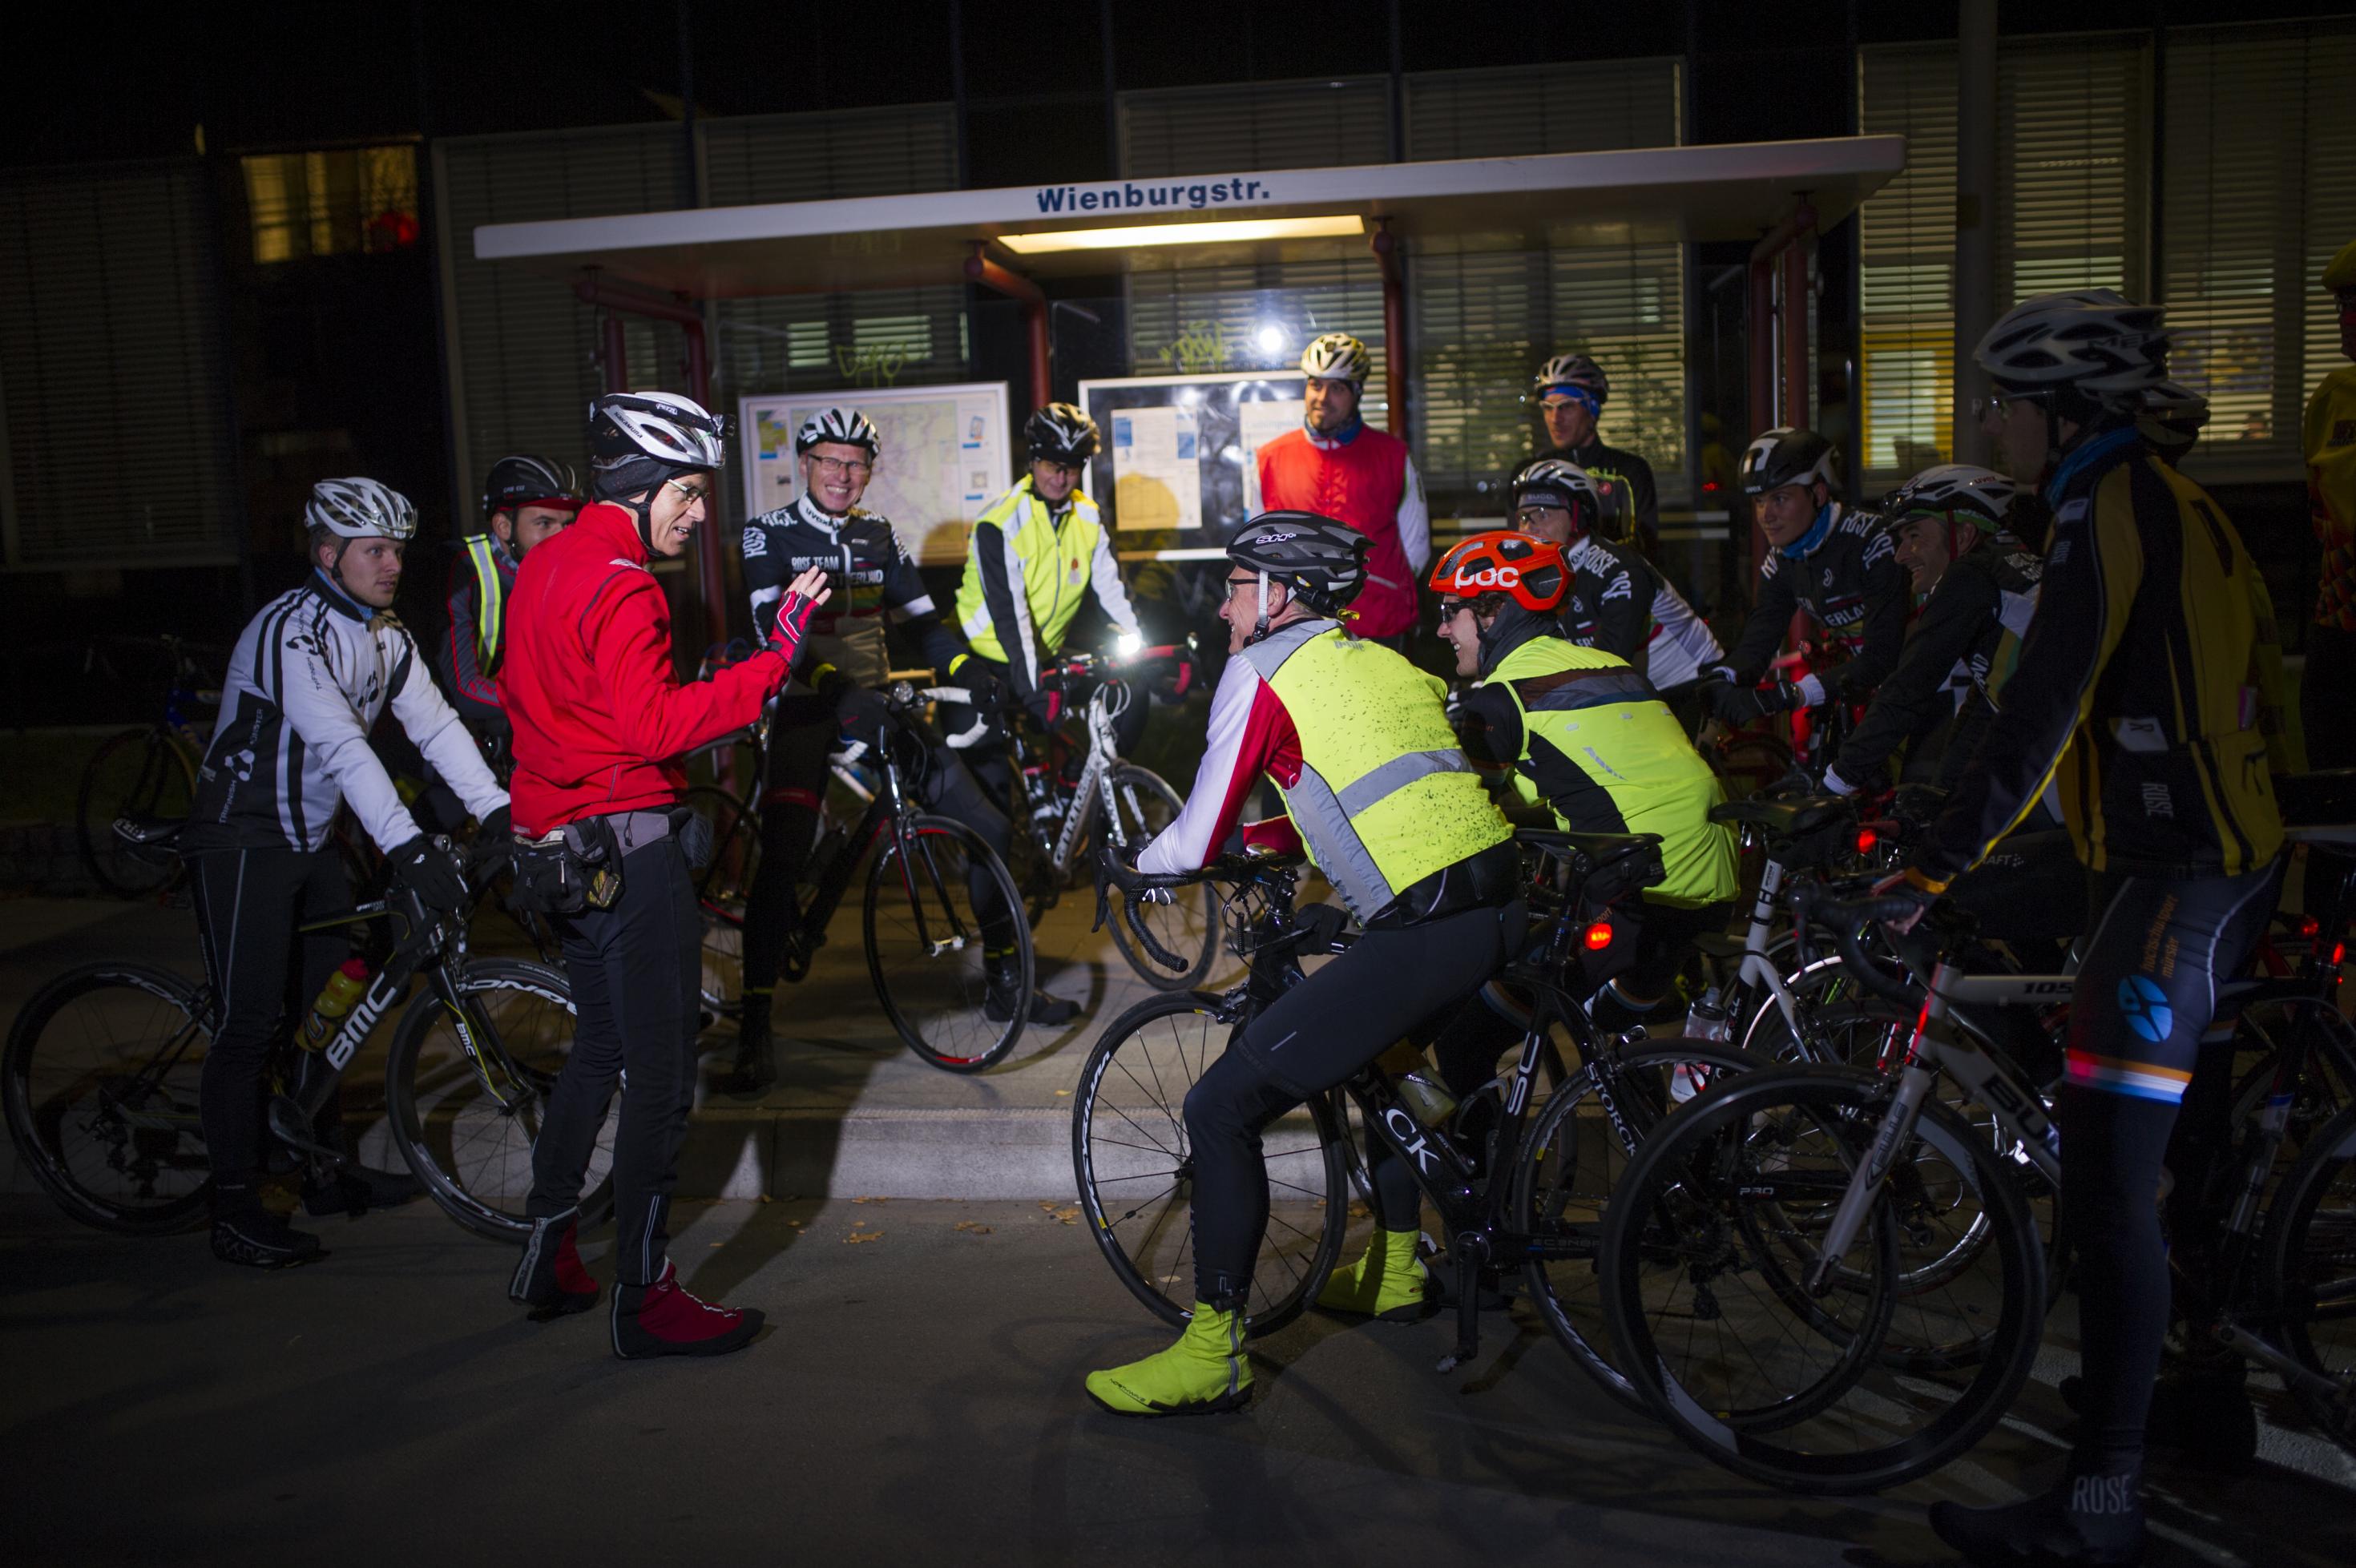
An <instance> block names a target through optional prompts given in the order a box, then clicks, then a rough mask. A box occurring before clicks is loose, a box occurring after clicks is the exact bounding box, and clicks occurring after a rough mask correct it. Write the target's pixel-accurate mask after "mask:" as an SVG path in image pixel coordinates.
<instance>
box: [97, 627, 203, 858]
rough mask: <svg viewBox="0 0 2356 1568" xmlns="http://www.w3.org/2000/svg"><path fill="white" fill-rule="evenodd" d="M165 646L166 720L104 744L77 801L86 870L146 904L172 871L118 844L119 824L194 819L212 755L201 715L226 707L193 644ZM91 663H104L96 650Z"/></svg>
mask: <svg viewBox="0 0 2356 1568" xmlns="http://www.w3.org/2000/svg"><path fill="white" fill-rule="evenodd" d="M158 640H159V641H160V642H161V644H162V645H163V648H164V652H165V654H166V656H167V657H168V658H169V659H170V660H171V663H172V672H171V675H170V677H168V678H167V680H166V684H165V690H164V710H163V713H162V715H161V716H160V717H159V718H157V719H156V720H154V721H153V722H152V723H147V724H142V725H138V726H136V727H134V728H133V729H129V730H122V731H116V732H115V733H114V734H112V735H109V736H108V737H107V738H106V739H105V740H103V741H100V742H99V743H98V750H97V751H95V752H92V753H91V759H90V761H89V762H88V763H85V764H83V767H82V771H81V784H80V787H79V788H78V789H77V790H76V791H75V793H74V844H75V847H76V848H77V849H78V850H79V851H80V857H81V863H82V868H83V869H85V870H87V871H88V872H89V873H90V875H91V880H93V881H95V882H97V883H98V885H99V886H100V887H101V888H102V889H104V890H105V891H108V892H110V893H112V894H113V895H115V896H116V897H117V898H126V899H132V898H139V897H142V896H144V895H145V894H148V893H154V892H159V891H164V890H165V888H166V886H167V885H168V884H169V882H170V880H171V879H172V876H173V873H174V867H173V865H172V863H171V862H169V861H168V860H166V861H163V862H162V863H160V864H159V863H158V861H157V859H154V858H142V857H141V856H139V855H137V854H135V853H133V852H132V848H131V847H130V846H127V845H125V844H124V843H123V841H122V840H121V839H119V838H117V837H115V835H114V824H115V822H116V821H117V820H118V819H120V818H123V817H126V816H129V817H179V816H187V814H188V812H189V811H190V809H191V808H193V806H194V805H195V804H196V798H197V769H198V767H199V766H200V765H201V764H202V763H203V762H204V755H205V741H206V737H204V736H202V735H200V734H198V731H197V725H196V719H197V710H198V709H204V708H219V707H220V700H221V694H220V683H219V682H218V681H208V680H207V678H206V676H205V673H204V670H203V668H202V667H200V666H199V665H198V662H197V659H196V652H197V650H196V645H194V644H191V643H187V642H184V641H182V640H181V639H180V638H178V637H175V636H168V635H167V636H165V637H162V638H160V639H158ZM97 657H98V653H97V650H96V649H95V648H93V649H92V650H91V658H92V660H95V659H96V658H97Z"/></svg>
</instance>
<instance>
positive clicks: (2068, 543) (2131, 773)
mask: <svg viewBox="0 0 2356 1568" xmlns="http://www.w3.org/2000/svg"><path fill="white" fill-rule="evenodd" d="M2046 493H2047V496H2048V498H2049V499H2051V501H2052V503H2053V511H2054V519H2053V533H2052V538H2051V548H2050V549H2049V550H2048V552H2047V554H2046V558H2045V571H2044V577H2043V581H2042V582H2041V583H2040V591H2039V594H2038V603H2037V613H2036V615H2035V617H2034V618H2033V619H2032V620H2031V621H2030V623H2029V633H2028V635H2027V637H2026V638H2024V639H2023V641H2022V643H2021V647H2020V659H2019V665H2018V666H2017V667H2015V669H2014V671H2013V675H2012V679H2011V681H2010V682H2009V684H2008V685H2007V687H2006V688H2005V707H2004V710H2003V712H2002V713H2001V714H1999V715H1998V716H1997V719H1996V720H1995V721H1994V722H1993V723H1991V724H1990V725H1989V727H1988V730H1987V735H1986V738H1985V739H1984V740H1983V741H1982V742H1981V744H1980V748H1979V751H1978V753H1977V755H1976V757H1975V758H1974V760H1973V765H1972V767H1971V769H1970V771H1969V772H1968V773H1967V774H1966V775H1965V780H1964V782H1963V784H1961V786H1960V787H1959V788H1957V790H1956V791H1955V793H1954V795H1952V796H1950V797H1949V801H1948V806H1947V810H1946V811H1945V813H1944V815H1943V816H1941V818H1940V820H1939V821H1938V823H1937V824H1936V825H1935V826H1934V827H1933V829H1932V831H1931V833H1930V835H1929V837H1928V838H1927V840H1926V842H1925V843H1924V844H1923V846H1922V848H1921V849H1920V850H1919V851H1918V853H1917V855H1916V857H1915V880H1918V881H1920V882H1922V884H1924V885H1926V886H1929V887H1933V888H1944V886H1945V885H1946V884H1947V882H1948V881H1950V880H1953V879H1954V878H1955V877H1956V876H1959V875H1961V874H1962V873H1963V872H1964V871H1965V870H1966V869H1969V868H1971V867H1972V866H1975V865H1976V864H1978V863H1979V861H1980V859H1982V857H1984V856H1986V855H1987V852H1988V851H1989V850H1990V849H1992V848H1995V847H1996V845H1997V841H1998V840H2000V839H2002V838H2003V837H2004V836H2005V835H2006V834H2007V833H2009V832H2010V831H2011V830H2012V829H2013V827H2015V826H2016V825H2017V824H2019V821H2020V820H2021V818H2022V816H2025V815H2026V814H2027V812H2028V810H2029V806H2030V805H2032V804H2034V803H2035V801H2036V800H2037V797H2038V796H2039V795H2040V793H2042V792H2043V790H2044V788H2045V785H2046V783H2047V781H2048V780H2052V781H2054V782H2056V783H2057V784H2059V785H2060V790H2061V807H2062V815H2063V817H2064V819H2065V820H2066V821H2067V822H2068V823H2069V826H2070V832H2071V836H2072V838H2073V839H2074V840H2075V841H2076V843H2077V848H2078V858H2079V859H2081V860H2083V861H2084V862H2085V864H2086V865H2087V866H2088V867H2089V868H2090V869H2094V870H2097V871H2102V870H2113V869H2116V870H2124V871H2137V872H2143V873H2146V874H2157V875H2177V876H2218V875H2230V874H2233V873H2235V872H2239V871H2245V870H2249V869H2254V868H2255V867H2258V866H2262V865H2265V863H2267V862H2268V861H2269V860H2271V859H2273V858H2274V856H2275V854H2276V851H2277V850H2278V849H2279V848H2281V845H2282V819H2281V817H2280V816H2279V815H2278V814H2277V813H2276V808H2275V797H2274V786H2273V783H2272V780H2271V777H2270V774H2269V767H2270V764H2271V763H2273V762H2274V761H2276V760H2278V758H2279V752H2280V744H2281V741H2280V737H2281V734H2282V724H2281V707H2282V671H2281V657H2280V648H2279V645H2278V642H2277V640H2276V632H2275V620H2274V607H2273V604H2272V602H2271V601H2270V600H2269V599H2268V597H2267V595H2266V589H2265V581H2264V580H2263V579H2262V578H2260V576H2259V575H2258V570H2257V568H2256V566H2255V565H2254V564H2253V563H2252V561H2251V560H2250V557H2249V552H2248V551H2246V550H2245V549H2243V548H2242V540H2241V536H2240V535H2238V534H2236V533H2235V532H2234V531H2233V524H2232V523H2230V522H2228V521H2227V520H2226V518H2225V515H2224V513H2223V512H2222V510H2220V509H2219V507H2218V506H2217V504H2216V503H2215V502H2214V501H2212V500H2211V499H2210V498H2209V496H2208V495H2207V494H2206V493H2205V492H2203V491H2202V490H2201V487H2200V486H2199V485H2195V484H2193V483H2192V482H2191V481H2190V479H2187V478H2185V477H2184V476H2183V475H2180V474H2179V473H2177V472H2176V471H2175V470H2174V469H2172V468H2170V467H2169V466H2168V465H2167V464H2163V463H2161V462H2160V461H2159V460H2158V458H2157V457H2155V456H2154V455H2153V454H2152V453H2151V451H2150V449H2149V448H2148V447H2147V446H2145V445H2144V444H2143V443H2142V442H2141V441H2140V440H2138V439H2137V438H2136V433H2135V432H2134V431H2133V429H2131V428H2129V429H2124V430H2111V431H2105V432H2097V433H2096V434H2094V435H2093V436H2090V437H2089V438H2087V440H2086V441H2085V442H2084V443H2082V444H2081V445H2080V447H2079V448H2078V450H2077V451H2075V452H2073V453H2072V454H2071V456H2070V458H2069V459H2068V460H2067V461H2065V462H2064V464H2062V467H2061V472H2060V473H2058V474H2057V475H2055V476H2054V478H2053V480H2052V481H2051V483H2049V484H2048V485H2047V486H2046Z"/></svg>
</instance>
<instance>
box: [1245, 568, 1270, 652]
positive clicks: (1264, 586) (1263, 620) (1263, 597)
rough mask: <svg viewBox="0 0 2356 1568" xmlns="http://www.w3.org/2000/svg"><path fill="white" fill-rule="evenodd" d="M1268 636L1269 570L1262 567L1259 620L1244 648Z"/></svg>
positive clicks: (1253, 625) (1260, 574)
mask: <svg viewBox="0 0 2356 1568" xmlns="http://www.w3.org/2000/svg"><path fill="white" fill-rule="evenodd" d="M1267 635H1268V569H1267V568H1266V567H1262V568H1261V569H1260V573H1259V619H1258V621H1256V622H1254V623H1253V624H1252V632H1251V635H1250V636H1248V637H1246V638H1245V639H1244V646H1246V647H1250V646H1251V645H1253V644H1254V643H1257V642H1258V641H1259V640H1260V639H1261V638H1263V637H1265V636H1267Z"/></svg>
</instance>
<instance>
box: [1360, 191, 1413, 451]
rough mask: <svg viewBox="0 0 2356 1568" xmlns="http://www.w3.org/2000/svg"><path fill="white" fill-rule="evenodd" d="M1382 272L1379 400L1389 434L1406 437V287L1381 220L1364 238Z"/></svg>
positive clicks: (1387, 229) (1395, 248) (1387, 227)
mask: <svg viewBox="0 0 2356 1568" xmlns="http://www.w3.org/2000/svg"><path fill="white" fill-rule="evenodd" d="M1367 243H1368V244H1369V245H1371V246H1372V247H1373V248H1374V252H1375V256H1376V260H1377V261H1380V262H1381V263H1382V272H1383V401H1384V403H1385V405H1386V407H1387V409H1388V410H1389V417H1388V418H1387V420H1386V421H1385V426H1386V428H1387V430H1388V431H1389V432H1390V433H1391V434H1393V435H1395V436H1398V438H1399V439H1400V440H1401V441H1405V440H1406V439H1407V286H1406V283H1405V281H1404V280H1403V279H1402V278H1401V276H1400V273H1399V263H1398V240H1394V239H1392V238H1391V230H1390V225H1389V224H1388V223H1385V224H1384V225H1383V226H1382V227H1381V228H1379V229H1376V230H1375V232H1374V233H1373V235H1372V236H1371V237H1369V239H1368V240H1367Z"/></svg>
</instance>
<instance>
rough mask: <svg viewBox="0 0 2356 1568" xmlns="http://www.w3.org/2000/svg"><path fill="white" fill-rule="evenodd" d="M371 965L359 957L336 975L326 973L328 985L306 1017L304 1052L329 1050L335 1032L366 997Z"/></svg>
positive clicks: (304, 1024) (348, 961)
mask: <svg viewBox="0 0 2356 1568" xmlns="http://www.w3.org/2000/svg"><path fill="white" fill-rule="evenodd" d="M368 983H369V968H368V965H367V964H366V963H364V962H362V961H361V960H359V959H358V958H347V959H345V960H344V962H343V964H342V965H340V966H339V967H338V968H337V970H336V972H335V973H334V974H333V975H330V976H327V988H326V989H325V990H323V991H321V992H320V993H319V999H318V1000H317V1001H316V1002H313V1003H312V1004H311V1016H310V1017H309V1018H307V1019H304V1020H303V1033H302V1036H301V1044H302V1047H303V1049H304V1050H305V1051H321V1050H324V1049H326V1047H327V1042H328V1041H329V1040H333V1039H335V1038H336V1031H337V1029H341V1028H342V1027H343V1024H344V1019H345V1017H346V1015H348V1013H350V1011H351V1010H352V1008H353V1007H354V1006H355V1005H357V1004H358V1003H359V999H360V997H363V996H365V995H367V994H368Z"/></svg>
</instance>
